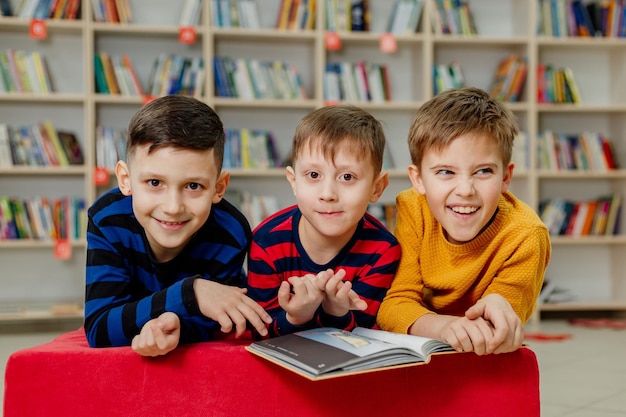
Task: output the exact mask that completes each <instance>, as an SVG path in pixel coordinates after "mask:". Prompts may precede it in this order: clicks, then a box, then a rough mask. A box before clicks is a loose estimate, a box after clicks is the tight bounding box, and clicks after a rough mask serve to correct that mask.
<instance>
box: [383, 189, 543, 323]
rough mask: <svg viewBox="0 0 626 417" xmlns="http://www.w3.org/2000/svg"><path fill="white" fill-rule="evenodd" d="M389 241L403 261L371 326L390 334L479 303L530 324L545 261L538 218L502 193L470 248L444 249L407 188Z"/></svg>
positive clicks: (421, 200)
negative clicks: (498, 304) (502, 301)
mask: <svg viewBox="0 0 626 417" xmlns="http://www.w3.org/2000/svg"><path fill="white" fill-rule="evenodd" d="M396 204H397V209H398V217H397V220H396V228H395V231H394V234H395V235H396V237H397V238H398V241H399V242H400V246H401V248H402V258H401V260H400V266H399V268H398V271H397V273H396V276H395V278H394V281H393V283H392V284H391V288H390V289H389V291H388V292H387V296H386V297H385V299H384V300H383V302H382V304H381V306H380V310H379V311H378V317H377V321H378V325H379V326H380V327H381V328H382V329H384V330H389V331H393V332H397V333H407V332H408V329H409V327H410V326H411V325H412V324H413V322H415V320H417V319H418V318H420V317H421V316H423V315H424V314H427V313H429V312H434V313H439V314H449V315H455V316H462V315H464V314H465V310H467V309H468V308H469V307H471V306H472V305H474V304H475V303H476V302H477V301H478V300H480V299H481V298H482V297H484V296H486V295H488V294H491V293H497V294H500V295H502V296H503V297H504V298H506V299H507V300H508V301H509V302H510V303H511V306H513V309H514V310H515V312H516V313H517V315H518V316H519V318H520V319H521V320H522V322H523V323H525V322H526V321H528V319H529V318H530V316H531V314H532V312H533V310H534V308H535V303H536V300H537V296H538V295H539V291H540V290H541V284H542V283H543V275H544V272H545V270H546V267H547V266H548V262H549V260H550V253H551V247H550V237H549V235H548V230H547V228H546V227H545V226H544V224H543V223H542V222H541V219H540V218H539V217H538V216H537V214H536V213H535V212H534V211H533V210H532V209H531V208H530V207H529V206H528V205H526V204H525V203H523V202H522V201H520V200H519V199H517V198H516V197H515V196H513V194H511V193H509V192H505V193H503V194H502V195H501V197H500V201H499V203H498V213H497V215H496V216H495V219H494V220H493V222H492V223H491V224H490V225H489V227H488V228H487V229H486V230H484V231H483V232H482V233H481V234H480V235H479V236H477V237H476V238H474V239H473V240H472V241H470V242H467V243H463V244H460V245H455V244H452V243H449V242H448V241H447V240H446V239H445V237H444V234H443V230H442V228H441V225H440V224H439V223H438V222H437V221H436V220H435V218H434V217H433V215H432V213H431V211H430V209H429V208H428V204H427V203H426V198H425V197H424V196H422V195H420V194H419V193H418V192H417V191H415V190H414V189H410V190H405V191H402V192H401V193H400V194H399V195H398V197H397V199H396Z"/></svg>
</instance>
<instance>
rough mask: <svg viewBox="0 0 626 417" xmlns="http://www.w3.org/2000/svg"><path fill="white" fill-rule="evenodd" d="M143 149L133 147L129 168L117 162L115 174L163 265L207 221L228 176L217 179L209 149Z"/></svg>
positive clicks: (213, 160)
mask: <svg viewBox="0 0 626 417" xmlns="http://www.w3.org/2000/svg"><path fill="white" fill-rule="evenodd" d="M148 148H149V145H144V146H140V147H137V148H136V149H135V151H134V153H133V155H132V156H130V157H129V163H128V165H127V164H126V163H124V162H122V161H120V162H118V164H117V167H116V170H115V174H116V176H117V181H118V184H119V187H120V190H121V191H122V193H123V194H124V195H132V196H133V212H134V214H135V217H136V218H137V220H138V221H139V224H141V226H142V227H143V228H144V230H145V232H146V236H147V237H148V241H149V242H150V247H151V249H152V252H153V253H154V255H155V257H156V258H157V260H158V261H159V262H165V261H168V260H171V259H172V258H174V257H175V256H176V255H178V254H179V253H180V252H181V251H182V249H183V248H184V247H185V245H186V244H187V243H188V242H189V240H190V239H191V238H192V237H193V235H194V234H195V233H196V232H197V231H198V230H199V229H200V227H202V225H203V224H204V223H205V222H206V221H207V219H208V217H209V214H210V212H211V205H212V204H215V203H218V202H219V201H220V200H221V199H222V197H223V195H224V192H225V191H226V187H227V186H228V180H229V177H228V174H227V173H222V174H221V175H220V176H219V178H218V175H217V172H218V169H217V167H216V166H215V159H214V158H213V150H207V151H196V150H189V149H181V148H175V147H171V146H167V147H161V148H157V149H155V150H153V151H152V153H150V154H148Z"/></svg>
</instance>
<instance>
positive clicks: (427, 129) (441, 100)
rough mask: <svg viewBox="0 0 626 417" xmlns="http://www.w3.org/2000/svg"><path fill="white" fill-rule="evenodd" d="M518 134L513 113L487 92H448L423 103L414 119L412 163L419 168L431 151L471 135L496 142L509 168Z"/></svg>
mask: <svg viewBox="0 0 626 417" xmlns="http://www.w3.org/2000/svg"><path fill="white" fill-rule="evenodd" d="M518 132H519V128H518V125H517V120H516V118H515V115H514V114H513V112H511V110H509V109H508V108H507V107H506V106H505V105H504V104H502V103H501V102H499V101H497V100H495V99H493V98H491V97H490V96H489V94H487V93H486V92H485V91H483V90H480V89H478V88H474V87H467V88H458V89H451V90H446V91H444V92H442V93H441V94H439V95H437V96H435V97H433V98H432V99H430V100H428V101H427V102H426V103H424V104H423V105H422V106H421V107H420V108H419V109H418V110H417V112H416V113H415V116H414V117H413V121H412V122H411V128H410V130H409V137H408V143H409V151H410V154H411V162H412V163H413V164H414V165H416V166H417V167H418V169H419V168H420V165H421V163H422V158H423V157H424V153H425V152H426V151H427V150H428V149H431V148H434V149H435V150H437V151H440V150H442V149H444V148H445V147H446V146H447V145H449V144H450V142H451V141H453V140H454V139H456V138H458V137H459V136H462V135H466V134H470V133H471V134H479V135H487V136H490V137H492V138H493V139H495V140H496V142H497V143H498V146H499V148H500V154H501V156H502V161H503V163H504V165H505V166H506V165H508V164H509V162H511V153H512V150H513V140H514V139H515V136H516V135H517V133H518Z"/></svg>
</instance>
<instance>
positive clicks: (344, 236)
mask: <svg viewBox="0 0 626 417" xmlns="http://www.w3.org/2000/svg"><path fill="white" fill-rule="evenodd" d="M287 179H288V180H289V182H290V183H291V188H292V190H293V193H294V195H295V196H296V201H297V203H298V207H299V208H300V211H301V212H302V214H303V218H302V220H301V221H300V222H301V223H300V226H299V231H300V234H301V239H302V242H303V244H305V247H306V243H310V244H314V243H318V244H320V243H321V244H324V243H325V242H328V241H329V239H330V240H331V241H332V243H333V247H335V246H343V245H345V244H346V243H347V242H348V241H349V240H350V238H351V237H352V235H353V234H354V231H355V230H356V226H357V224H358V222H359V220H360V219H361V218H362V217H363V215H364V214H365V211H366V210H367V205H368V203H370V202H375V201H377V200H378V198H379V197H380V196H381V194H382V193H383V191H384V190H385V187H386V186H387V184H388V182H389V180H388V178H387V174H386V173H381V174H380V175H378V176H377V177H376V178H374V169H373V168H372V163H371V160H370V157H367V158H363V157H359V156H357V155H355V154H354V152H351V149H350V147H349V145H348V142H346V143H345V144H342V145H341V146H340V147H339V149H338V151H337V152H336V154H335V159H334V161H333V160H330V159H328V158H326V157H325V156H324V155H323V154H322V152H321V150H320V149H319V147H315V146H314V147H313V149H312V151H311V150H310V148H308V147H307V148H305V149H304V151H303V152H301V153H300V155H299V156H298V160H297V161H295V165H294V166H293V167H288V168H287Z"/></svg>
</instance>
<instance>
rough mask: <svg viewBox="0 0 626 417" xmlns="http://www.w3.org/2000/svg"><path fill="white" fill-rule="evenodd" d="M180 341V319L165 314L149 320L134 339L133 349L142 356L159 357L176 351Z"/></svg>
mask: <svg viewBox="0 0 626 417" xmlns="http://www.w3.org/2000/svg"><path fill="white" fill-rule="evenodd" d="M179 341H180V318H179V317H178V316H177V315H176V313H172V312H167V311H166V312H165V313H163V314H161V315H160V316H159V317H157V318H156V319H152V320H149V321H148V322H147V323H146V324H144V325H143V327H142V328H141V332H140V333H139V334H138V335H137V336H135V337H133V340H132V342H131V347H132V349H133V350H134V351H135V352H136V353H138V354H140V355H142V356H159V355H165V354H166V353H168V352H170V351H172V350H174V348H176V346H178V342H179Z"/></svg>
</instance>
